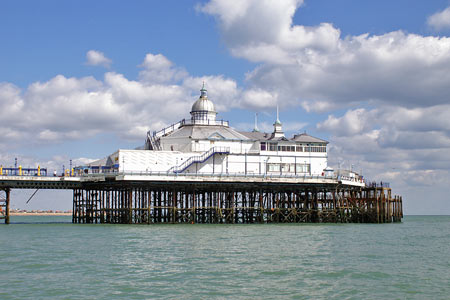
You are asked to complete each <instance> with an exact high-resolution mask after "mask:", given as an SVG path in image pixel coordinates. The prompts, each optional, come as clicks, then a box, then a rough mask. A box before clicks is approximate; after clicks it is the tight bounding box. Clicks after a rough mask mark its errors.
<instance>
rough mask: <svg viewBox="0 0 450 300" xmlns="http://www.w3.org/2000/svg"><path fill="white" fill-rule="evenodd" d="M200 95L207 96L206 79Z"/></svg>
mask: <svg viewBox="0 0 450 300" xmlns="http://www.w3.org/2000/svg"><path fill="white" fill-rule="evenodd" d="M200 92H201V94H200V97H206V89H205V81H203V85H202V89H201V90H200Z"/></svg>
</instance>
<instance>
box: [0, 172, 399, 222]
mask: <svg viewBox="0 0 450 300" xmlns="http://www.w3.org/2000/svg"><path fill="white" fill-rule="evenodd" d="M11 189H69V190H72V191H73V215H72V222H73V223H84V224H92V223H97V224H102V223H111V224H162V223H187V224H195V223H202V224H203V223H211V224H238V223H243V224H247V223H390V222H400V221H401V219H402V217H403V207H402V203H403V202H402V197H400V196H393V195H392V192H391V188H390V187H389V186H388V185H387V184H375V183H371V184H365V183H364V184H362V183H361V182H351V181H348V179H342V178H338V177H325V176H315V177H314V176H302V177H300V176H253V177H252V176H243V175H238V174H234V175H228V176H216V175H213V174H211V175H205V174H203V175H198V174H184V175H181V176H180V175H179V174H176V173H175V174H161V173H158V174H151V173H149V174H133V173H129V174H126V173H122V174H121V173H117V174H95V175H88V176H79V177H37V176H34V177H33V176H0V193H1V194H2V196H0V201H2V202H0V204H1V203H3V204H2V205H3V206H2V210H1V211H2V213H1V215H2V218H3V219H4V220H5V223H9V207H10V203H11V197H10V191H11Z"/></svg>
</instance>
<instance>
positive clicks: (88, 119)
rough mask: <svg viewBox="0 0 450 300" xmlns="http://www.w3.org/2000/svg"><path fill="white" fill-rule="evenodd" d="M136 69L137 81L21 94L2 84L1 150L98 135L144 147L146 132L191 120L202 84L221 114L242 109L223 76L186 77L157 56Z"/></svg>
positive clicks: (117, 77)
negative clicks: (193, 104) (136, 143)
mask: <svg viewBox="0 0 450 300" xmlns="http://www.w3.org/2000/svg"><path fill="white" fill-rule="evenodd" d="M140 67H142V68H143V69H142V70H141V73H140V75H139V80H130V79H127V78H126V77H125V76H124V75H123V74H118V73H115V72H107V73H106V74H105V75H104V79H103V80H97V79H95V78H93V77H82V78H75V77H72V78H67V77H65V76H63V75H57V76H55V77H54V78H51V79H50V80H48V81H46V82H35V83H33V84H31V85H30V86H29V87H28V88H27V89H24V90H22V89H20V88H18V87H17V86H14V85H13V84H10V83H0V128H1V129H0V133H1V135H2V136H3V137H7V139H3V140H1V141H0V149H5V148H6V147H8V148H9V150H10V151H13V150H14V149H13V148H15V147H16V148H20V147H23V146H25V145H26V146H27V147H29V146H32V145H38V144H44V143H45V144H54V143H59V142H64V141H68V140H77V139H82V138H89V137H92V136H95V135H96V134H99V133H110V134H114V135H116V136H118V137H120V138H122V139H126V140H132V141H135V142H137V141H139V143H142V142H143V141H144V139H145V136H146V132H147V131H148V130H159V129H161V128H162V127H164V126H167V125H170V124H171V123H173V122H176V121H179V120H180V119H182V118H185V117H189V112H190V108H191V105H192V103H193V102H194V101H195V100H196V98H198V96H199V94H200V92H199V90H200V88H201V86H202V81H205V82H206V84H207V88H210V90H211V93H210V97H211V99H212V100H213V101H214V102H215V103H216V105H217V109H218V110H219V111H224V110H227V109H230V108H232V107H237V106H239V105H240V103H239V101H237V100H236V98H237V95H238V92H239V91H238V89H237V84H236V82H235V81H234V80H232V79H229V78H225V77H224V76H222V75H215V76H212V75H211V76H203V77H193V76H190V75H189V74H188V73H187V72H185V71H182V70H180V69H178V68H177V67H176V66H174V65H173V63H172V62H171V61H170V60H168V59H167V58H166V57H164V56H163V55H161V54H156V55H155V54H148V55H147V56H146V57H145V60H144V62H143V63H142V64H141V65H140ZM18 116H20V117H18ZM136 146H138V145H136Z"/></svg>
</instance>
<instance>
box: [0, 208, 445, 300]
mask: <svg viewBox="0 0 450 300" xmlns="http://www.w3.org/2000/svg"><path fill="white" fill-rule="evenodd" d="M70 220H71V218H70V217H29V216H26V217H12V219H11V221H12V222H13V224H11V225H9V226H7V225H0V255H1V256H0V299H450V275H449V274H450V251H449V245H450V216H437V217H436V216H426V217H420V216H411V217H406V218H405V219H404V222H403V223H401V224H383V225H369V224H338V225H328V224H318V225H310V224H308V225H297V224H288V225H267V224H266V225H150V226H148V225H73V224H70V223H61V222H70ZM27 222H34V223H33V224H26V223H27ZM24 223H25V224H24Z"/></svg>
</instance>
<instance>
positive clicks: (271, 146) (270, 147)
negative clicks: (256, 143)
mask: <svg viewBox="0 0 450 300" xmlns="http://www.w3.org/2000/svg"><path fill="white" fill-rule="evenodd" d="M269 151H277V144H275V143H270V144H269Z"/></svg>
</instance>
